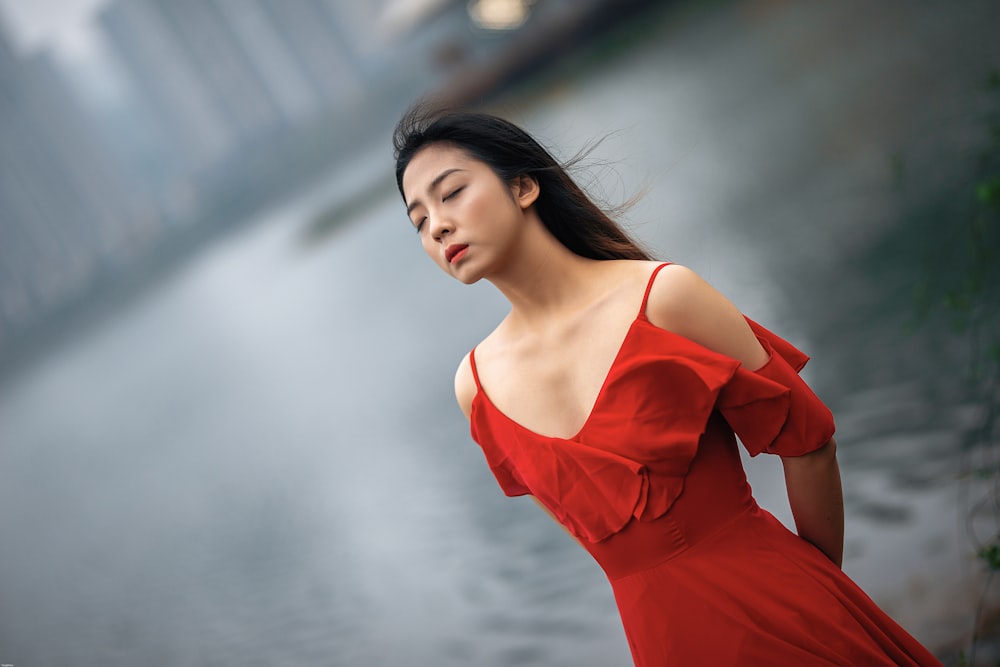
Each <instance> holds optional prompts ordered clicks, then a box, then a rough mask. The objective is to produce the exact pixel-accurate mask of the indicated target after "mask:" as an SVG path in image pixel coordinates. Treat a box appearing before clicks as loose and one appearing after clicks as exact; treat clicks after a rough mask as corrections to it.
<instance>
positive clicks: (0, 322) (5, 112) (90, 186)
mask: <svg viewBox="0 0 1000 667" xmlns="http://www.w3.org/2000/svg"><path fill="white" fill-rule="evenodd" d="M133 209H134V207H133V203H132V202H131V201H130V199H129V197H128V196H127V194H126V191H125V189H124V188H123V187H122V185H121V181H120V180H119V178H118V177H117V174H116V171H115V169H114V168H113V165H112V163H111V161H110V160H109V158H108V156H107V154H106V152H105V151H104V149H103V147H102V145H101V144H100V142H99V141H97V140H96V138H95V137H94V131H93V128H92V127H91V126H90V125H89V123H88V122H87V120H86V118H85V115H84V113H83V112H82V110H81V108H80V106H79V105H78V104H77V101H76V99H75V98H74V97H73V96H72V94H71V93H70V91H69V89H68V87H67V86H66V85H65V83H64V81H63V79H62V78H61V75H60V74H59V72H58V70H57V68H56V67H55V66H54V65H53V63H52V61H51V60H50V58H49V57H48V56H47V55H46V54H44V53H43V54H37V55H33V56H31V57H28V58H20V57H18V56H17V55H16V54H15V53H14V51H13V49H12V48H11V45H10V43H9V42H8V41H7V38H6V36H5V35H4V34H3V32H2V31H0V346H3V345H4V344H5V342H6V341H7V340H8V339H9V338H10V337H11V336H13V335H14V334H15V333H16V332H17V331H19V330H21V329H24V328H26V327H27V326H28V325H29V324H30V323H31V322H32V320H33V319H35V318H37V317H38V316H39V314H40V313H42V312H45V311H46V310H47V309H50V308H52V307H54V306H55V305H56V304H58V303H60V302H63V301H65V300H67V299H69V298H71V297H72V296H73V295H75V294H76V293H78V292H79V291H80V289H81V287H82V286H84V285H86V284H87V283H88V282H90V281H91V280H92V279H93V277H94V275H95V274H96V273H98V272H100V271H101V270H102V269H103V268H105V267H106V265H107V264H108V263H109V262H111V261H113V258H114V257H116V256H118V255H120V254H121V253H123V252H127V249H128V247H129V246H130V245H131V244H133V243H135V242H136V241H137V238H136V237H137V236H142V235H143V234H144V233H145V232H144V230H143V229H141V228H140V227H141V225H142V224H143V221H142V219H141V218H138V217H135V216H134V215H133V214H134V210H133ZM130 211H132V213H129V212H130Z"/></svg>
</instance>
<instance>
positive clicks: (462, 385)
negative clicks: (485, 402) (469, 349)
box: [455, 354, 476, 419]
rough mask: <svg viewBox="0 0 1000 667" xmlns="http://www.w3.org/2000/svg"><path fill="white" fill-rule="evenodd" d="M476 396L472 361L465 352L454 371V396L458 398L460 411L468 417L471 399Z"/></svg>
mask: <svg viewBox="0 0 1000 667" xmlns="http://www.w3.org/2000/svg"><path fill="white" fill-rule="evenodd" d="M475 396H476V379H475V378H474V377H473V375H472V363H471V361H470V360H469V355H468V354H466V355H465V357H464V358H463V359H462V362H461V363H460V364H459V365H458V371H456V372H455V398H456V399H457V400H458V407H460V408H462V413H463V414H465V418H466V419H468V418H469V416H470V415H471V414H472V399H473V398H475Z"/></svg>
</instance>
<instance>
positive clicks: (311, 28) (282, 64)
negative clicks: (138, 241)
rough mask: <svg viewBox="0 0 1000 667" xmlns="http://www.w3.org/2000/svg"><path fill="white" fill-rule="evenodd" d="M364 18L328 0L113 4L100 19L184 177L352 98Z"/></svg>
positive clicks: (360, 75) (357, 93) (360, 73)
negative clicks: (353, 37)
mask: <svg viewBox="0 0 1000 667" xmlns="http://www.w3.org/2000/svg"><path fill="white" fill-rule="evenodd" d="M361 4H362V5H364V4H365V3H361ZM366 18H367V14H366V12H365V11H363V10H361V9H359V8H358V3H349V2H346V1H344V2H336V1H334V0H283V1H282V2H281V3H276V2H271V1H268V0H113V2H112V3H110V4H109V5H108V6H107V7H106V8H105V9H104V10H103V11H102V12H101V14H100V17H99V22H100V25H101V27H102V28H103V30H104V33H105V35H106V37H107V40H108V42H109V44H110V46H111V51H112V53H113V55H114V57H115V58H116V60H117V61H118V63H119V64H120V65H121V67H122V69H123V70H124V71H125V72H126V74H127V76H128V83H129V87H130V89H131V92H132V94H133V95H134V97H135V98H136V105H137V108H138V109H140V110H141V112H142V113H146V114H149V116H150V118H152V119H153V121H154V124H155V127H156V129H157V131H158V132H159V134H160V146H161V149H162V150H163V153H164V160H167V161H168V162H169V163H170V164H172V165H173V167H174V169H175V170H176V172H184V173H189V172H197V171H200V170H204V169H210V168H211V167H212V166H213V165H216V164H218V163H220V162H221V161H224V160H226V159H228V158H230V157H231V156H232V155H233V154H234V153H236V152H238V151H240V150H241V149H243V148H244V147H246V146H248V145H251V144H253V143H255V142H259V141H266V140H267V139H268V138H269V137H271V136H273V135H274V134H276V133H280V132H282V131H284V130H287V129H288V128H290V127H294V126H296V125H299V124H302V123H305V122H307V121H309V120H310V119H312V118H313V117H315V116H317V115H318V114H320V113H322V112H323V111H324V110H327V109H330V108H334V107H341V106H345V105H348V104H354V103H357V102H358V100H359V98H360V97H361V95H362V94H363V92H364V90H363V82H364V77H365V75H366V68H365V59H366V55H365V53H364V50H363V49H361V48H360V47H359V43H360V41H361V40H359V39H352V35H363V34H364V31H363V30H362V29H361V25H359V24H363V22H364V21H365V20H366Z"/></svg>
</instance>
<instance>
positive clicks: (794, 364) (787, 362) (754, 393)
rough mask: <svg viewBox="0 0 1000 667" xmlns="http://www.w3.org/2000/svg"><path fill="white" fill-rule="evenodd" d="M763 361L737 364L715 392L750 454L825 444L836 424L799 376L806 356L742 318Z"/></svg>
mask: <svg viewBox="0 0 1000 667" xmlns="http://www.w3.org/2000/svg"><path fill="white" fill-rule="evenodd" d="M747 322H748V323H749V324H750V328H751V329H753V332H754V334H755V335H756V336H757V340H759V341H760V344H761V345H762V346H763V347H764V349H765V350H766V351H767V353H768V361H767V363H766V364H764V365H763V366H762V367H761V368H758V369H757V370H755V371H749V370H746V369H745V368H743V367H740V369H739V370H737V372H736V374H735V375H734V376H733V378H732V380H730V382H729V383H728V384H727V385H726V387H725V388H724V389H723V390H722V392H721V393H720V395H719V402H718V408H719V411H720V412H721V413H722V415H723V416H724V417H725V418H726V421H727V422H729V425H730V426H731V427H732V429H733V431H735V432H736V434H737V435H738V436H739V437H740V440H741V441H742V442H743V445H744V446H745V447H746V449H747V451H748V452H749V453H750V455H751V456H756V455H757V454H760V453H761V452H767V453H769V454H777V455H779V456H802V455H803V454H808V453H809V452H812V451H815V450H817V449H819V448H820V447H822V446H823V445H825V444H826V443H827V442H829V441H830V438H832V437H833V434H834V431H835V426H834V422H833V414H832V413H831V412H830V410H829V408H827V407H826V405H824V404H823V402H822V401H821V400H820V399H819V398H818V397H817V396H816V394H814V393H813V391H812V390H811V389H810V388H809V386H808V385H807V384H806V383H805V382H804V381H803V380H802V378H801V377H799V373H798V372H799V371H800V370H801V369H802V367H803V366H805V365H806V362H807V361H809V357H808V356H806V355H805V354H803V353H802V352H800V351H799V350H798V349H796V348H795V347H794V346H793V345H792V344H791V343H789V342H788V341H786V340H784V339H782V338H781V337H779V336H777V335H775V334H774V333H772V332H770V331H768V330H767V329H765V328H764V327H762V326H760V325H759V324H757V323H756V322H754V321H753V320H750V319H749V318H747Z"/></svg>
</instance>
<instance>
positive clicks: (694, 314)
mask: <svg viewBox="0 0 1000 667" xmlns="http://www.w3.org/2000/svg"><path fill="white" fill-rule="evenodd" d="M646 316H647V318H648V319H649V321H650V322H651V323H652V324H654V325H656V326H658V327H660V328H661V329H666V330H668V331H672V332H674V333H676V334H679V335H681V336H684V337H685V338H688V339H690V340H693V341H694V342H696V343H698V344H700V345H703V346H704V347H707V348H708V349H710V350H713V351H715V352H719V353H721V354H725V355H727V356H730V357H733V358H734V359H738V360H739V361H741V362H743V364H744V365H745V366H746V367H748V368H751V369H756V368H759V367H761V366H763V365H764V364H765V363H766V362H767V352H765V351H764V348H762V347H761V345H760V343H759V342H758V341H757V337H756V336H755V335H754V334H753V331H752V330H751V329H750V325H749V324H747V321H746V319H745V318H744V317H743V314H742V313H741V312H740V311H739V309H738V308H737V307H736V306H735V305H733V303H732V302H731V301H729V299H727V298H726V297H725V296H723V295H722V294H721V293H720V292H719V291H718V290H716V289H715V288H714V287H712V286H711V285H710V284H709V283H708V282H706V281H705V280H704V279H703V278H702V277H701V276H699V275H698V274H697V273H696V272H694V271H692V270H691V269H689V268H688V267H686V266H682V265H680V264H670V265H668V266H665V267H663V269H662V270H661V271H660V272H659V273H658V274H657V276H656V279H655V281H654V282H653V286H652V289H651V290H650V293H649V301H648V302H647V304H646Z"/></svg>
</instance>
